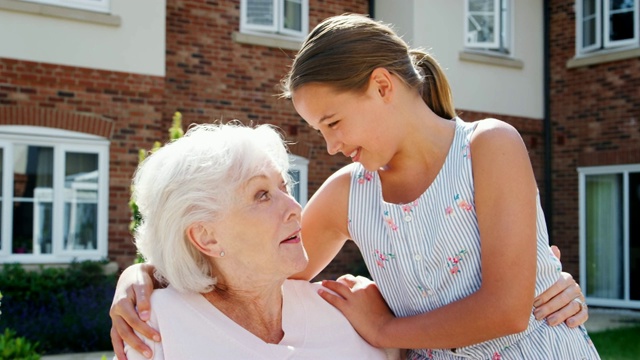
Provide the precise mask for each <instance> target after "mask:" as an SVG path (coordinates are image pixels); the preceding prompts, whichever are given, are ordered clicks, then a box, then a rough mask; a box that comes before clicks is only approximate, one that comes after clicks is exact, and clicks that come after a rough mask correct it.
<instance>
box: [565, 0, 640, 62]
mask: <svg viewBox="0 0 640 360" xmlns="http://www.w3.org/2000/svg"><path fill="white" fill-rule="evenodd" d="M583 1H584V0H578V1H576V4H575V11H576V40H575V43H576V54H579V55H584V54H588V53H591V52H600V51H607V50H611V49H614V50H616V49H629V48H635V47H639V46H640V15H639V14H640V0H633V2H634V9H635V15H636V21H635V23H634V29H633V38H631V39H626V40H617V41H611V40H609V38H610V36H609V33H610V30H611V28H610V27H611V22H610V21H609V17H610V15H611V13H610V10H609V8H610V4H611V0H595V8H596V14H595V17H596V34H595V36H596V38H595V42H594V43H593V44H591V45H588V46H583V32H584V17H583V16H582V15H583Z"/></svg>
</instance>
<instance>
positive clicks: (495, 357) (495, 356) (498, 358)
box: [491, 351, 502, 360]
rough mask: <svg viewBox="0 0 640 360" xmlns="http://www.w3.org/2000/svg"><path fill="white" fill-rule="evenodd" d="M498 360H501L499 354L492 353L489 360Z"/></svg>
mask: <svg viewBox="0 0 640 360" xmlns="http://www.w3.org/2000/svg"><path fill="white" fill-rule="evenodd" d="M500 359H502V356H500V354H499V353H498V352H497V351H496V352H495V353H493V356H492V357H491V360H500Z"/></svg>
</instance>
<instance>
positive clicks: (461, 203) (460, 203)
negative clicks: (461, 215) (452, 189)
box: [453, 194, 473, 211]
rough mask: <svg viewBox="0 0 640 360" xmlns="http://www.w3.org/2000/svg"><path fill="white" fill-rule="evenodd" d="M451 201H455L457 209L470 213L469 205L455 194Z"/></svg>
mask: <svg viewBox="0 0 640 360" xmlns="http://www.w3.org/2000/svg"><path fill="white" fill-rule="evenodd" d="M453 200H455V202H456V204H458V207H459V208H461V209H464V210H467V211H471V209H473V207H472V206H471V204H469V203H468V202H467V201H466V200H464V199H463V198H462V197H461V196H460V194H455V195H454V196H453Z"/></svg>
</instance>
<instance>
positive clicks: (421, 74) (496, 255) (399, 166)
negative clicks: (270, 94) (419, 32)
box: [283, 15, 599, 359]
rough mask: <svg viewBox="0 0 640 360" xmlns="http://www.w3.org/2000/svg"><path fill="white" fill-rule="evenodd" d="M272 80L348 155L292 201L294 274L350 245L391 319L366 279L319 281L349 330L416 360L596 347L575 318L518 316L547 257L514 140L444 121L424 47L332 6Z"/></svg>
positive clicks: (593, 354) (537, 286)
mask: <svg viewBox="0 0 640 360" xmlns="http://www.w3.org/2000/svg"><path fill="white" fill-rule="evenodd" d="M283 86H284V96H286V97H288V98H291V99H292V101H293V104H294V107H295V108H296V111H297V112H298V113H299V114H300V115H301V116H302V117H303V118H304V120H305V121H306V122H307V123H308V124H309V125H310V126H312V127H313V128H315V129H317V130H318V131H320V132H321V133H322V136H323V137H324V139H325V140H326V143H327V150H328V151H329V153H330V154H337V153H342V154H344V155H345V156H349V157H351V159H352V160H353V162H354V163H353V164H351V165H349V166H347V167H345V168H344V169H342V170H340V171H339V172H338V173H336V174H334V175H333V176H332V177H331V178H330V179H328V180H327V182H326V183H325V184H324V185H323V186H322V187H321V189H320V190H318V192H317V193H316V194H315V195H314V197H313V198H312V199H311V200H310V201H309V203H308V204H307V206H306V209H305V213H304V215H303V223H302V228H303V239H304V241H305V247H306V249H307V251H308V253H309V257H310V259H312V264H311V265H310V267H309V268H308V269H307V273H305V274H303V277H305V278H307V277H309V275H311V274H313V273H314V272H315V271H316V270H317V269H319V268H322V267H323V266H324V265H325V264H326V262H327V261H328V260H330V259H331V258H332V257H333V255H334V252H335V249H336V248H339V247H340V246H342V244H343V243H344V241H345V239H347V238H350V239H353V240H354V241H355V242H356V243H357V244H358V247H359V248H360V251H361V252H362V255H363V257H364V259H365V262H366V263H367V267H368V269H369V271H370V272H371V275H372V277H373V279H374V280H375V281H376V282H377V284H378V286H379V288H380V292H381V293H382V296H383V297H384V300H385V301H386V304H387V305H388V306H389V307H390V308H391V310H392V311H393V314H392V313H390V312H389V311H388V309H387V308H386V306H385V302H384V301H382V300H381V299H380V298H379V296H378V293H377V291H366V290H365V291H360V290H362V289H366V288H367V286H357V287H356V286H353V287H350V286H349V284H343V283H340V282H329V281H325V282H324V284H325V286H326V287H327V288H329V289H331V290H333V291H335V292H336V293H338V294H339V295H340V296H337V295H333V294H331V293H329V292H324V291H321V295H322V296H323V298H325V299H326V300H327V301H329V302H330V303H331V304H333V305H334V306H336V307H337V308H338V309H339V310H341V311H342V312H343V313H344V314H345V316H346V317H347V318H348V319H349V320H350V322H351V324H352V325H353V326H354V328H355V329H356V330H357V331H358V332H359V333H360V335H362V336H363V337H364V338H365V339H366V340H367V341H369V342H370V343H371V344H372V345H374V346H380V347H394V348H409V349H415V350H411V351H410V353H409V355H410V356H409V357H410V358H416V359H459V358H473V359H598V358H599V356H598V353H597V351H596V350H595V348H594V347H593V344H592V343H591V342H590V340H589V337H588V335H587V333H586V330H585V329H584V328H583V327H578V328H573V329H571V328H569V327H567V326H564V325H561V326H557V327H552V326H549V324H547V323H546V322H545V321H539V320H536V317H535V316H534V314H533V310H534V309H533V306H532V305H533V303H534V297H535V296H536V295H538V294H540V293H542V292H543V291H544V290H545V289H547V288H548V287H550V286H551V285H552V284H553V283H554V282H556V281H557V280H558V278H559V276H560V271H561V265H560V263H559V261H558V260H557V259H556V258H555V257H554V256H553V254H551V253H550V251H549V244H548V239H547V230H546V225H545V222H544V214H543V212H542V208H541V206H540V203H539V196H538V193H537V188H536V183H535V178H534V175H533V171H532V169H531V164H530V161H529V157H528V155H527V150H526V147H525V146H524V144H523V142H522V139H521V138H520V135H519V134H518V132H517V131H516V130H515V129H514V128H513V127H511V126H510V125H508V124H506V123H504V122H501V121H498V120H495V119H487V120H482V121H478V122H474V123H467V122H464V121H462V120H461V119H459V118H457V117H456V115H455V113H454V108H453V105H452V102H451V93H450V89H449V86H448V84H447V82H446V79H445V77H444V74H443V72H442V71H441V69H440V68H439V66H438V65H437V63H436V62H435V61H434V59H433V58H431V57H430V56H428V55H427V54H425V53H422V52H419V51H411V50H409V49H408V48H407V45H406V43H404V42H403V41H402V40H401V39H400V38H399V37H398V36H397V35H396V34H395V33H394V32H393V31H392V30H391V29H390V28H389V27H388V26H385V25H383V24H380V23H378V22H375V21H373V20H371V19H369V18H366V17H363V16H357V15H345V16H337V17H333V18H329V19H327V20H325V21H323V22H322V23H321V24H319V25H318V26H317V27H316V28H315V29H314V30H313V31H312V32H311V33H310V34H309V36H308V37H307V39H306V41H305V43H304V44H303V45H302V49H301V50H300V52H299V53H298V55H297V56H296V58H295V60H294V62H293V65H292V67H291V71H290V73H289V74H288V76H287V77H286V78H285V79H284V81H283ZM307 233H312V234H313V236H310V237H307V236H306V234H307ZM309 272H310V273H311V274H310V273H309ZM394 315H395V316H394Z"/></svg>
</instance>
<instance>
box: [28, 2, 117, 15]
mask: <svg viewBox="0 0 640 360" xmlns="http://www.w3.org/2000/svg"><path fill="white" fill-rule="evenodd" d="M22 1H27V2H34V3H40V4H46V5H54V6H62V7H67V8H73V9H80V10H88V11H95V12H101V13H110V10H111V0H22Z"/></svg>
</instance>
